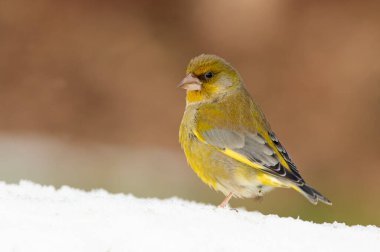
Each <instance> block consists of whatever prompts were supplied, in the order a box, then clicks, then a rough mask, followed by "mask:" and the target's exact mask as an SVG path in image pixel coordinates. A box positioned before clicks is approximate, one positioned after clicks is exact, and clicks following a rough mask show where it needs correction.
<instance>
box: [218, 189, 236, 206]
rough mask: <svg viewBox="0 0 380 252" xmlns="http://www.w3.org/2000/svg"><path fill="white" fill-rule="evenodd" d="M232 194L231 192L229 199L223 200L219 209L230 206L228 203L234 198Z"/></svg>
mask: <svg viewBox="0 0 380 252" xmlns="http://www.w3.org/2000/svg"><path fill="white" fill-rule="evenodd" d="M232 195H233V194H232V192H230V193H229V194H228V195H227V197H226V198H225V199H224V200H223V202H222V203H220V205H219V206H218V207H221V208H225V207H226V206H227V204H228V201H230V199H231V197H232Z"/></svg>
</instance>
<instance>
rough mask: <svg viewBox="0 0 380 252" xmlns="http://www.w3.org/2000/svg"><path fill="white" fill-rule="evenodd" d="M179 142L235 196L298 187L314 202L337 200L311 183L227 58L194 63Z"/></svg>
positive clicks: (207, 178)
mask: <svg viewBox="0 0 380 252" xmlns="http://www.w3.org/2000/svg"><path fill="white" fill-rule="evenodd" d="M178 87H181V88H183V89H185V90H186V108H185V112H184V114H183V118H182V121H181V124H180V129H179V142H180V144H181V147H182V149H183V151H184V153H185V156H186V159H187V163H188V164H189V166H190V167H191V168H192V169H193V170H194V172H195V173H196V174H197V175H198V176H199V178H200V179H201V180H202V181H203V182H204V183H205V184H207V185H208V186H210V187H211V188H213V189H214V190H216V191H220V192H222V193H223V194H224V195H225V199H224V200H223V202H222V203H221V204H220V205H218V207H221V208H225V207H226V206H228V205H229V201H230V199H231V198H232V197H234V198H261V197H262V196H263V195H264V193H266V192H268V191H270V190H272V189H273V188H292V189H294V190H296V191H297V192H299V193H301V194H302V195H303V196H305V197H306V198H307V199H308V200H309V201H310V202H311V203H313V204H317V203H318V202H322V203H325V204H327V205H331V204H332V203H331V201H330V200H329V199H327V198H326V197H325V196H323V195H322V194H321V193H319V192H318V191H316V190H315V189H313V188H312V187H311V186H309V185H308V184H306V182H305V180H304V179H303V178H302V177H301V174H300V172H299V170H298V169H297V167H296V165H295V163H294V162H293V161H292V159H291V158H290V155H289V153H288V152H287V151H286V150H285V148H284V146H283V145H282V144H281V142H280V140H279V139H278V137H277V136H276V134H275V133H274V132H273V130H272V129H271V126H270V125H269V122H268V120H267V119H266V117H265V115H264V113H263V111H262V110H261V108H260V107H259V105H258V104H257V103H256V102H255V101H254V99H252V98H251V95H250V94H249V93H248V91H247V89H246V88H245V86H244V83H243V80H242V78H241V76H240V74H239V73H238V71H237V70H236V69H235V68H234V67H232V65H231V64H230V63H228V62H227V61H226V60H225V59H223V58H221V57H219V56H216V55H212V54H201V55H199V56H196V57H194V58H193V59H191V60H190V62H189V63H188V66H187V68H186V74H185V77H184V79H183V80H182V81H181V82H180V83H179V85H178Z"/></svg>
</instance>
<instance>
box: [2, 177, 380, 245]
mask: <svg viewBox="0 0 380 252" xmlns="http://www.w3.org/2000/svg"><path fill="white" fill-rule="evenodd" d="M359 250H362V251H380V228H378V227H375V226H366V227H365V226H352V227H349V226H346V225H345V224H340V223H332V224H327V223H326V224H315V223H311V222H307V221H303V220H300V219H293V218H282V217H278V216H275V215H263V214H261V213H258V212H247V211H245V210H243V209H239V211H238V212H236V211H233V210H230V209H218V208H215V207H214V206H211V205H205V204H200V203H195V202H189V201H185V200H181V199H178V198H170V199H165V200H159V199H139V198H136V197H134V196H132V195H124V194H110V193H108V192H106V191H104V190H95V191H91V192H85V191H81V190H77V189H73V188H69V187H62V188H60V189H58V190H57V189H55V188H54V187H51V186H41V185H38V184H33V183H31V182H26V181H21V182H20V183H19V184H6V183H0V251H2V252H6V251H70V252H75V251H91V252H93V251H94V252H96V251H99V252H100V251H101V252H113V251H115V252H117V251H260V252H262V251H303V252H304V251H308V252H309V251H359Z"/></svg>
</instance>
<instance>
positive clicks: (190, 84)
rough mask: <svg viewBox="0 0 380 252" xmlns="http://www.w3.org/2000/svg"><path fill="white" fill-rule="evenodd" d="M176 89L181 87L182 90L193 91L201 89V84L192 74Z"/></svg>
mask: <svg viewBox="0 0 380 252" xmlns="http://www.w3.org/2000/svg"><path fill="white" fill-rule="evenodd" d="M177 87H181V88H183V89H186V90H189V91H194V90H198V91H199V90H201V89H202V82H201V81H200V80H199V79H198V78H197V77H195V76H194V75H193V74H188V75H187V76H186V77H185V78H184V79H183V80H182V81H181V82H180V83H179V84H178V86H177Z"/></svg>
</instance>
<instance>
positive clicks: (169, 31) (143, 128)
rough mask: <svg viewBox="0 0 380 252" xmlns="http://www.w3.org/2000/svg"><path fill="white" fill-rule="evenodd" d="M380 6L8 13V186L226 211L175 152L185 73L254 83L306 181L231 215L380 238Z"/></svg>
mask: <svg viewBox="0 0 380 252" xmlns="http://www.w3.org/2000/svg"><path fill="white" fill-rule="evenodd" d="M379 13H380V2H379V1H370V0H368V1H338V0H329V1H296V0H253V1H248V0H238V1H227V0H224V1H208V0H196V1H186V2H185V1H175V0H164V1H153V0H149V1H125V0H123V1H121V0H120V1H116V0H114V1H94V0H92V1H85V0H76V1H70V0H69V1H53V0H35V1H28V0H1V1H0V179H1V180H3V181H6V182H17V181H19V180H20V179H27V180H32V181H34V182H38V183H43V184H52V185H55V186H58V187H59V186H61V185H69V186H73V187H78V188H83V189H86V190H90V189H94V188H104V189H106V190H108V191H111V192H123V193H133V194H134V195H136V196H139V197H159V198H167V197H172V196H178V197H181V198H185V199H189V200H194V201H200V202H205V203H210V204H218V203H220V201H221V200H222V199H223V195H221V194H220V193H216V192H213V191H211V190H210V189H209V188H208V187H207V186H206V185H204V184H202V183H201V182H200V180H199V179H198V178H197V177H196V175H195V174H194V173H193V172H192V170H191V169H190V168H189V167H188V166H187V164H186V161H185V158H184V155H183V154H182V152H181V149H180V146H179V144H178V127H179V124H180V120H181V117H182V114H183V111H184V106H185V100H184V98H185V93H184V91H183V90H179V89H177V88H176V84H177V83H178V82H179V81H180V80H181V79H182V78H183V77H184V69H185V67H186V65H187V62H188V61H189V60H190V59H191V58H192V57H194V56H196V55H198V54H200V53H205V52H207V53H214V54H218V55H220V56H222V57H224V58H226V59H227V60H228V61H230V62H231V63H232V64H233V65H234V66H235V67H236V68H237V69H239V71H240V73H241V75H242V76H243V78H244V80H245V83H246V86H247V88H248V89H249V90H250V92H251V93H252V95H253V96H254V97H255V98H256V99H257V100H258V102H259V103H260V104H261V106H262V107H263V109H264V111H265V112H266V115H267V117H268V118H269V120H270V121H271V125H272V128H273V129H274V131H275V132H276V133H277V135H278V136H279V137H280V139H281V141H282V142H283V143H284V145H285V146H286V148H287V150H288V152H290V154H291V156H292V158H293V160H294V161H295V162H296V163H297V165H298V167H299V169H300V170H301V172H302V174H303V176H304V178H305V179H306V180H307V181H308V182H309V183H310V184H311V185H313V186H314V187H316V188H317V189H318V190H320V191H321V192H322V193H324V194H325V195H326V196H328V197H329V198H330V199H331V200H332V201H333V203H334V205H333V206H332V207H328V206H325V205H321V204H320V205H318V206H313V205H311V204H309V203H308V201H307V200H305V199H304V198H303V197H302V196H301V195H299V194H298V193H296V192H294V191H291V190H283V189H278V190H275V191H273V192H272V193H269V194H267V195H266V196H265V197H264V200H263V201H261V202H257V201H255V200H251V199H245V200H241V199H235V200H232V202H231V203H232V205H233V206H234V207H245V208H247V209H249V210H259V211H261V212H264V213H273V214H279V215H281V216H293V217H297V216H299V217H300V218H303V219H306V220H312V221H316V222H325V221H326V222H332V221H335V220H336V221H339V222H345V223H348V224H375V225H380V214H379V213H380V196H379V194H380V186H379V179H380V169H379V168H380V167H379V166H380V147H379V144H380V136H379V129H378V128H379V125H380V15H379Z"/></svg>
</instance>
